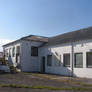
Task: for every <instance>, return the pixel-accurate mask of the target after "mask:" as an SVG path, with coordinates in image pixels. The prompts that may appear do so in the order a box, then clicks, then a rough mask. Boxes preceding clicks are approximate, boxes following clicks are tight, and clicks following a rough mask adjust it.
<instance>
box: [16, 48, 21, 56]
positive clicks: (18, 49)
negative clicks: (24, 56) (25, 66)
mask: <svg viewBox="0 0 92 92" xmlns="http://www.w3.org/2000/svg"><path fill="white" fill-rule="evenodd" d="M16 54H17V55H20V46H17V48H16Z"/></svg>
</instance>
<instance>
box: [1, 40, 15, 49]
mask: <svg viewBox="0 0 92 92" xmlns="http://www.w3.org/2000/svg"><path fill="white" fill-rule="evenodd" d="M12 41H13V40H8V39H0V51H3V48H2V46H3V45H4V44H7V43H9V42H12Z"/></svg>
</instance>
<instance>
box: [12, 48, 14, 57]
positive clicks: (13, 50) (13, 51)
mask: <svg viewBox="0 0 92 92" xmlns="http://www.w3.org/2000/svg"><path fill="white" fill-rule="evenodd" d="M12 56H13V57H14V56H15V47H13V48H12Z"/></svg>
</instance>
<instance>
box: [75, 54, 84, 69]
mask: <svg viewBox="0 0 92 92" xmlns="http://www.w3.org/2000/svg"><path fill="white" fill-rule="evenodd" d="M76 54H82V66H81V65H80V66H78V65H76ZM74 67H75V68H83V53H82V52H79V53H74Z"/></svg>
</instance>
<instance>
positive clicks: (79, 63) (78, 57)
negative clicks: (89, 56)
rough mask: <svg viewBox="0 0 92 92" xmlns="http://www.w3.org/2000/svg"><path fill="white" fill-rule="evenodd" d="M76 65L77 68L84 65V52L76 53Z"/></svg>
mask: <svg viewBox="0 0 92 92" xmlns="http://www.w3.org/2000/svg"><path fill="white" fill-rule="evenodd" d="M75 67H77V68H82V67H83V54H82V53H76V54H75Z"/></svg>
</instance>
